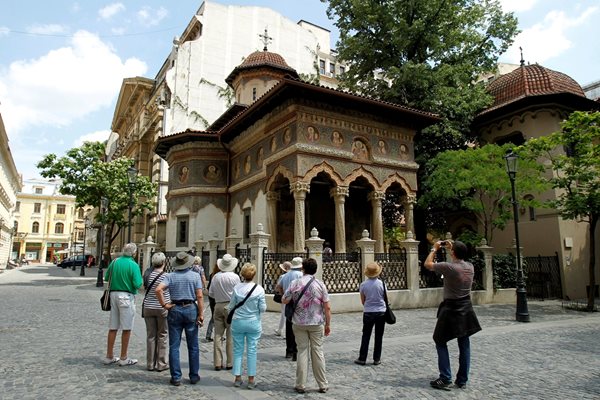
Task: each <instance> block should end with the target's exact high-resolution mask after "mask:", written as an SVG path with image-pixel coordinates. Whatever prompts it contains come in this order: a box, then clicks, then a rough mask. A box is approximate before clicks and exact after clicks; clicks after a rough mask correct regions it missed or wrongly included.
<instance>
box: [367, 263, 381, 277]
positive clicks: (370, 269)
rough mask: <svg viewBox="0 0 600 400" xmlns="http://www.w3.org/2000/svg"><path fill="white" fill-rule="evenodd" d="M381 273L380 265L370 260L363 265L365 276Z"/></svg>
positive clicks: (374, 275) (375, 275)
mask: <svg viewBox="0 0 600 400" xmlns="http://www.w3.org/2000/svg"><path fill="white" fill-rule="evenodd" d="M380 274H381V265H379V264H377V263H374V262H370V263H368V264H367V266H366V267H365V276H366V277H367V278H375V277H378V276H379V275H380Z"/></svg>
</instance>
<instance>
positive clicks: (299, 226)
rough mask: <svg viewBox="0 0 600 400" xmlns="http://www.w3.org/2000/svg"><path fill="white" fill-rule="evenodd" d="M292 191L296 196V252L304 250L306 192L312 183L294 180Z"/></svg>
mask: <svg viewBox="0 0 600 400" xmlns="http://www.w3.org/2000/svg"><path fill="white" fill-rule="evenodd" d="M290 192H292V195H293V196H294V203H295V204H294V252H296V253H301V252H303V251H304V240H305V239H306V234H305V228H304V224H305V221H306V215H305V212H304V201H305V200H306V194H307V193H308V192H310V184H308V183H306V182H301V181H298V182H294V183H292V184H291V188H290Z"/></svg>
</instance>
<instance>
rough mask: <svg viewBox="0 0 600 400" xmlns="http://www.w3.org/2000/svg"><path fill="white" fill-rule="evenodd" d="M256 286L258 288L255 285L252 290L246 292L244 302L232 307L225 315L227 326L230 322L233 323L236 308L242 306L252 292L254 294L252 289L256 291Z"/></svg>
mask: <svg viewBox="0 0 600 400" xmlns="http://www.w3.org/2000/svg"><path fill="white" fill-rule="evenodd" d="M256 286H258V284H257V283H255V284H254V286H253V287H252V289H250V291H249V292H248V294H247V295H246V297H244V300H242V301H240V302H239V303H237V304H236V305H235V307H233V309H232V310H231V311H229V314H227V325H231V321H233V314H235V310H237V309H238V308H240V307H241V306H243V305H244V303H245V302H246V300H248V298H249V297H250V295H251V294H252V292H254V289H256Z"/></svg>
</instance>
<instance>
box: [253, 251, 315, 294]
mask: <svg viewBox="0 0 600 400" xmlns="http://www.w3.org/2000/svg"><path fill="white" fill-rule="evenodd" d="M308 256H309V253H308V250H307V251H306V253H267V248H266V247H265V248H263V257H262V259H263V265H262V282H261V285H262V287H263V289H264V290H265V293H267V294H274V293H275V286H276V285H277V281H278V280H279V277H280V276H281V274H283V271H282V270H281V268H279V264H282V263H283V262H285V261H291V260H292V258H294V257H301V258H308Z"/></svg>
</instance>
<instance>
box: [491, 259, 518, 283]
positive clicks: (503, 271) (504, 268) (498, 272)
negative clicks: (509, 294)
mask: <svg viewBox="0 0 600 400" xmlns="http://www.w3.org/2000/svg"><path fill="white" fill-rule="evenodd" d="M492 270H493V272H494V289H508V288H514V287H516V277H517V265H516V263H515V257H514V256H513V255H510V254H496V255H494V257H493V258H492Z"/></svg>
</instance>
